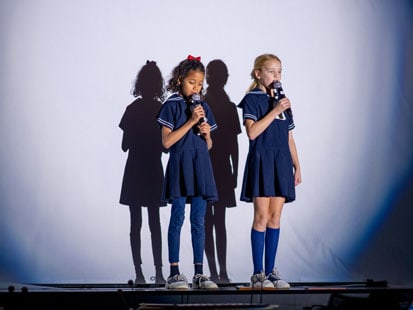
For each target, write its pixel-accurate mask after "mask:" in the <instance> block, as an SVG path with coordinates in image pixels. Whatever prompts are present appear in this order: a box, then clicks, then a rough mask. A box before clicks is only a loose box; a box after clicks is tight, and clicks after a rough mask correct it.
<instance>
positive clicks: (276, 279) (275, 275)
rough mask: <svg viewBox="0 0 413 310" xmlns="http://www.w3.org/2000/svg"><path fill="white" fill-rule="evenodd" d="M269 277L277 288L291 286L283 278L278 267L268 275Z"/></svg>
mask: <svg viewBox="0 0 413 310" xmlns="http://www.w3.org/2000/svg"><path fill="white" fill-rule="evenodd" d="M267 279H268V280H269V281H271V283H272V284H273V285H274V287H275V288H290V284H289V283H288V282H287V281H284V280H283V279H281V275H280V273H279V272H278V270H277V269H276V268H274V269H273V270H272V272H271V273H270V274H269V275H268V276H267Z"/></svg>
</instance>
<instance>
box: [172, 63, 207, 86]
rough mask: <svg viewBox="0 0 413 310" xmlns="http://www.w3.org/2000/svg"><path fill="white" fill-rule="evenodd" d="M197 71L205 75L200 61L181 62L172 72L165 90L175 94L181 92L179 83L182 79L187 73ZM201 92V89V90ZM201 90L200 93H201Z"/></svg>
mask: <svg viewBox="0 0 413 310" xmlns="http://www.w3.org/2000/svg"><path fill="white" fill-rule="evenodd" d="M192 70H193V71H199V72H202V73H204V74H205V67H204V65H203V64H202V62H201V61H199V60H195V59H185V60H182V61H181V62H180V63H179V64H178V65H177V66H176V67H175V68H174V69H173V70H172V77H171V79H170V80H169V82H168V85H167V86H166V90H168V91H171V92H177V91H180V90H181V87H180V85H179V81H180V80H181V81H182V79H184V78H185V77H186V76H187V75H188V73H189V71H192ZM202 90H203V88H202ZM202 90H201V92H202Z"/></svg>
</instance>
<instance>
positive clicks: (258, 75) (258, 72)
mask: <svg viewBox="0 0 413 310" xmlns="http://www.w3.org/2000/svg"><path fill="white" fill-rule="evenodd" d="M260 73H261V71H260V70H259V69H255V70H254V75H255V78H256V79H259V78H260Z"/></svg>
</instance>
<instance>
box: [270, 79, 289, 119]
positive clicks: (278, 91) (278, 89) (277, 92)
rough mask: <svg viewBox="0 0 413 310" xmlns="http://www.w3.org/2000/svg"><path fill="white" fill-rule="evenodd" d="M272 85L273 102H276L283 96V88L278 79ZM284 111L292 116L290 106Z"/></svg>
mask: <svg viewBox="0 0 413 310" xmlns="http://www.w3.org/2000/svg"><path fill="white" fill-rule="evenodd" d="M272 87H273V89H274V99H275V102H278V101H280V100H281V99H283V98H285V94H284V90H283V88H282V85H281V82H280V81H274V82H273V85H272ZM285 112H286V113H287V114H288V116H289V117H293V112H292V111H291V108H288V109H287V110H285Z"/></svg>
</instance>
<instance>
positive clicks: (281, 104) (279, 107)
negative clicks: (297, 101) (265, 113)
mask: <svg viewBox="0 0 413 310" xmlns="http://www.w3.org/2000/svg"><path fill="white" fill-rule="evenodd" d="M289 108H291V102H290V100H289V99H288V98H287V97H285V98H283V99H281V100H280V101H278V102H277V104H275V105H274V107H273V111H274V110H275V112H276V114H277V115H278V114H281V113H282V112H284V111H285V110H287V109H289Z"/></svg>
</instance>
